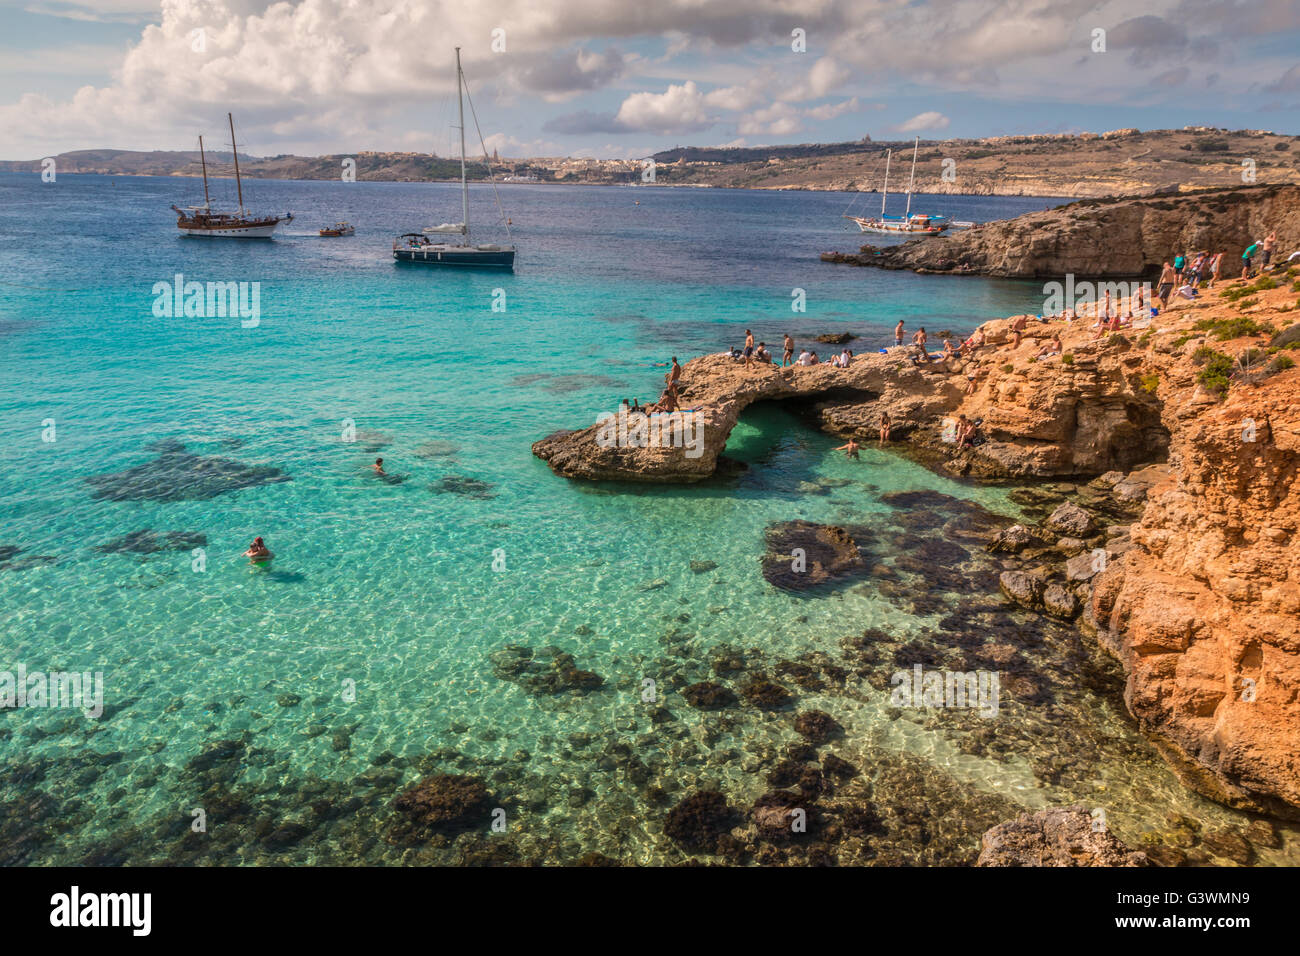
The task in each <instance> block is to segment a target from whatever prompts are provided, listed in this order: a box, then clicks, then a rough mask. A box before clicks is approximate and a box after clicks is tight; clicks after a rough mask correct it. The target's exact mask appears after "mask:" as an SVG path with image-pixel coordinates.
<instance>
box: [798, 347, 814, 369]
mask: <svg viewBox="0 0 1300 956" xmlns="http://www.w3.org/2000/svg"><path fill="white" fill-rule="evenodd" d="M794 364H795V365H812V364H813V362H812V355H811V354H810V353H809V352H808V350H807V349H804V350H803V351H802V352H800V353H799V360H798V361H797V362H795V363H794Z"/></svg>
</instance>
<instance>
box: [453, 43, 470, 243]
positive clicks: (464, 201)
mask: <svg viewBox="0 0 1300 956" xmlns="http://www.w3.org/2000/svg"><path fill="white" fill-rule="evenodd" d="M456 105H457V107H458V111H459V115H460V222H461V225H462V226H464V228H465V242H466V243H468V242H469V185H468V184H467V183H466V182H465V97H464V96H463V95H462V94H461V70H460V47H456Z"/></svg>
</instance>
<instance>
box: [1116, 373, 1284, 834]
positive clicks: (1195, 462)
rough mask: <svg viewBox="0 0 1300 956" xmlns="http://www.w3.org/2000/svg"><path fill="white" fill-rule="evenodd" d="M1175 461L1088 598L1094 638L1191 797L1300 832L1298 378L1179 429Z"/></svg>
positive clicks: (1247, 394) (1232, 396) (1248, 392)
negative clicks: (1123, 550) (1124, 678)
mask: <svg viewBox="0 0 1300 956" xmlns="http://www.w3.org/2000/svg"><path fill="white" fill-rule="evenodd" d="M1252 432H1253V434H1252ZM1243 437H1245V438H1253V440H1249V441H1248V440H1243ZM1171 457H1172V459H1173V460H1174V461H1175V462H1176V463H1177V465H1178V467H1177V468H1176V469H1175V470H1174V472H1173V473H1172V475H1171V477H1170V479H1169V480H1168V481H1167V482H1166V483H1165V485H1164V486H1163V487H1158V488H1156V489H1154V490H1153V492H1152V494H1151V495H1150V497H1149V499H1148V504H1147V507H1146V511H1145V512H1144V514H1143V517H1142V520H1141V521H1140V523H1138V524H1137V525H1135V526H1134V528H1133V532H1132V536H1133V540H1134V542H1135V543H1136V544H1137V547H1136V548H1135V549H1134V550H1132V551H1130V552H1129V553H1128V554H1127V555H1125V557H1124V559H1123V561H1122V562H1121V563H1120V564H1119V565H1117V566H1116V567H1115V568H1114V569H1112V570H1108V572H1107V576H1108V577H1113V580H1112V581H1111V582H1110V583H1109V585H1108V586H1107V587H1106V588H1105V589H1102V588H1098V590H1097V592H1096V593H1095V594H1094V605H1095V606H1094V614H1095V616H1096V619H1097V621H1098V624H1099V630H1100V631H1101V636H1102V638H1103V640H1104V641H1105V642H1106V643H1107V644H1108V646H1109V647H1110V649H1111V650H1112V651H1113V652H1114V653H1115V654H1117V655H1118V656H1119V658H1120V660H1121V661H1123V663H1124V664H1125V667H1126V669H1127V671H1128V682H1127V686H1126V688H1125V699H1126V700H1127V702H1128V706H1129V709H1130V711H1132V713H1133V715H1134V716H1135V717H1136V718H1137V719H1138V721H1139V723H1140V724H1141V726H1142V729H1143V730H1144V731H1145V732H1147V733H1148V734H1149V735H1151V736H1153V737H1154V738H1155V739H1156V740H1157V741H1158V742H1159V743H1161V744H1162V749H1164V750H1165V751H1166V752H1167V754H1168V755H1169V756H1170V757H1171V759H1172V760H1173V762H1174V764H1175V766H1176V767H1178V768H1179V769H1180V771H1181V772H1182V776H1183V777H1184V779H1185V781H1186V782H1187V783H1188V784H1189V785H1191V786H1192V787H1193V788H1195V789H1197V790H1199V791H1201V792H1203V793H1205V794H1206V795H1208V796H1211V797H1214V798H1215V799H1218V800H1221V801H1222V802H1224V803H1228V804H1230V805H1233V806H1237V807H1241V808H1244V809H1251V810H1258V811H1264V812H1270V813H1275V814H1278V815H1280V816H1285V817H1291V818H1300V541H1298V540H1297V534H1298V533H1300V486H1298V485H1297V481H1296V471H1297V467H1298V466H1300V374H1297V373H1296V372H1295V371H1292V372H1288V373H1284V375H1279V376H1277V377H1275V378H1274V379H1272V380H1271V381H1270V382H1268V383H1267V384H1266V385H1264V386H1263V387H1260V388H1256V389H1251V388H1243V389H1240V390H1238V389H1234V390H1233V391H1232V392H1230V393H1229V396H1228V399H1227V401H1225V402H1224V403H1223V404H1222V405H1220V406H1214V407H1212V408H1209V409H1207V410H1204V411H1202V412H1201V413H1200V414H1198V415H1195V416H1194V417H1192V418H1190V419H1189V420H1186V421H1184V422H1183V423H1181V425H1180V426H1178V427H1176V428H1175V429H1174V431H1173V444H1172V447H1171Z"/></svg>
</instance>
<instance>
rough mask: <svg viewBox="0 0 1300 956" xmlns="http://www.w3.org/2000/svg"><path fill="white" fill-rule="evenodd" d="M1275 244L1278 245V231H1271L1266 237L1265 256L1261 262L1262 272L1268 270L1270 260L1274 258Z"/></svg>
mask: <svg viewBox="0 0 1300 956" xmlns="http://www.w3.org/2000/svg"><path fill="white" fill-rule="evenodd" d="M1275 245H1277V233H1276V232H1270V233H1269V234H1268V235H1267V236H1265V237H1264V242H1263V246H1264V258H1263V260H1262V261H1261V262H1260V264H1259V269H1260V271H1261V272H1267V271H1268V263H1269V260H1270V259H1272V258H1273V247H1274V246H1275Z"/></svg>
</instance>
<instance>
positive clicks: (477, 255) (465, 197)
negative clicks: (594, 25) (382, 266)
mask: <svg viewBox="0 0 1300 956" xmlns="http://www.w3.org/2000/svg"><path fill="white" fill-rule="evenodd" d="M464 87H465V74H464V71H463V70H462V69H461V67H460V47H456V100H457V104H458V107H459V111H458V115H459V118H460V125H459V126H458V127H457V129H459V130H460V222H444V223H442V224H441V225H438V226H428V227H427V228H425V229H423V230H422V231H420V232H408V233H404V234H403V235H400V236H398V237H397V238H396V239H394V240H393V258H394V259H396V260H397V261H398V262H418V263H421V264H424V265H431V266H482V267H487V268H494V269H513V268H514V267H515V247H514V246H513V245H498V244H496V243H471V242H470V234H469V184H468V183H467V182H466V179H465V92H464ZM469 108H470V113H471V115H473V116H474V128H475V130H477V129H478V115H477V114H475V113H474V101H473V100H470V104H469ZM482 138H483V137H482V134H481V133H480V134H479V141H480V143H482ZM483 155H484V157H485V158H486V156H487V147H486V145H485V146H484V147H483ZM491 171H492V166H491V164H490V163H489V165H488V173H489V176H490V175H491ZM495 189H496V184H495V182H494V183H493V190H494V191H495ZM500 207H501V197H500V196H498V197H497V208H498V210H499V209H500ZM502 218H503V219H505V216H504V214H503V215H502ZM447 234H450V235H455V234H459V235H460V236H462V237H463V238H462V240H461V241H460V242H448V241H442V242H438V241H434V240H432V239H430V238H429V236H430V235H447ZM509 234H510V220H508V219H506V235H507V236H509Z"/></svg>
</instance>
